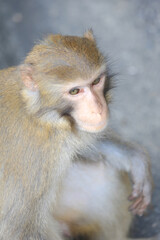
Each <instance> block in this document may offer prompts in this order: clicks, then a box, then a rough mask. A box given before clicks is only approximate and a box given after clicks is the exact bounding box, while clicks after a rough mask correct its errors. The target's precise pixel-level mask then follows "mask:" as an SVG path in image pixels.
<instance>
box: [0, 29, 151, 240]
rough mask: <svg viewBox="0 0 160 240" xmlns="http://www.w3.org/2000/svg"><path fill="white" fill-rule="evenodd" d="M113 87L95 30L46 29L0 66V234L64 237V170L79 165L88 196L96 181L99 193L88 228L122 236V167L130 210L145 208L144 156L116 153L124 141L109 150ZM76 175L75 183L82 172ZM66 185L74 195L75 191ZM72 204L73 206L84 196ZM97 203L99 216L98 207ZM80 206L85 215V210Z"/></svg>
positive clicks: (28, 239)
mask: <svg viewBox="0 0 160 240" xmlns="http://www.w3.org/2000/svg"><path fill="white" fill-rule="evenodd" d="M110 88H111V77H110V75H109V73H108V66H107V64H106V60H105V57H104V56H103V54H102V53H101V52H100V51H99V50H98V48H97V45H96V41H95V39H94V36H93V34H92V31H87V32H86V33H85V34H84V36H83V37H76V36H62V35H50V36H48V37H47V38H45V39H44V40H43V41H41V42H39V43H38V44H37V45H35V46H34V47H33V49H32V50H31V52H30V53H29V54H28V56H27V57H26V58H25V60H24V63H22V64H21V65H20V66H17V67H12V68H9V69H4V70H1V71H0V239H1V240H62V239H64V232H65V231H63V227H64V228H68V229H69V228H70V226H69V225H66V222H65V220H64V222H63V221H62V224H61V223H60V221H61V220H60V218H61V213H59V210H58V206H60V205H61V203H62V202H63V194H64V195H65V185H66V189H67V188H70V184H71V182H70V180H69V178H70V177H71V178H72V174H74V173H76V172H77V176H78V175H79V171H80V172H81V170H82V171H83V167H84V168H86V170H84V174H83V177H85V172H86V174H87V175H88V179H90V180H91V182H92V183H90V184H87V183H86V188H85V185H84V186H83V190H82V191H84V192H85V191H86V192H87V193H88V194H90V196H91V197H92V192H90V193H89V191H90V190H91V189H90V188H92V187H94V186H95V187H96V191H97V192H99V191H100V194H102V200H103V203H102V204H101V203H100V202H98V201H97V206H96V203H93V199H92V198H91V199H89V201H90V204H92V203H93V209H92V211H93V216H94V221H92V220H91V225H93V230H94V229H96V228H97V229H98V228H99V227H100V228H101V229H103V230H104V228H105V231H102V232H101V233H102V238H103V235H104V238H105V239H109V240H110V239H112V240H114V239H115V240H120V239H121V235H123V236H124V235H125V234H123V233H122V232H127V230H126V229H128V225H129V222H130V215H129V213H128V212H127V211H126V208H127V206H128V201H127V197H128V191H127V189H128V184H127V182H128V179H127V177H126V176H125V174H123V173H121V170H122V171H123V170H124V171H126V172H128V173H129V174H130V176H131V180H132V181H133V192H132V194H131V200H133V204H132V207H131V210H132V211H133V212H134V213H138V214H142V213H143V212H144V210H145V208H146V207H147V205H148V204H149V203H150V199H151V175H150V172H149V163H148V160H147V158H146V157H144V155H143V154H142V157H139V156H140V155H141V153H140V155H139V154H138V155H137V154H136V153H135V152H134V151H133V156H132V157H131V158H127V157H124V159H123V157H121V156H119V151H120V155H121V151H122V152H123V151H125V150H123V147H122V149H120V150H114V149H113V148H112V143H109V145H108V137H107V136H108V135H107V130H106V129H107V123H108V117H109V111H108V103H109V97H108V96H109V94H108V93H109V90H110ZM110 144H111V145H110ZM105 145H108V147H105ZM118 148H119V146H118ZM120 148H121V147H120ZM112 150H113V151H115V154H114V155H113V157H112V156H111V155H112V154H111V153H112ZM91 161H92V162H93V163H90V162H91ZM87 162H88V163H87ZM71 163H73V165H72V164H71ZM92 164H93V165H92ZM74 168H76V169H75V170H74ZM92 168H93V171H94V168H95V170H98V171H97V175H98V176H99V181H100V182H101V181H102V186H101V189H99V187H98V184H97V181H98V180H97V178H98V176H97V177H96V176H95V179H92V178H90V176H89V172H88V171H92ZM87 169H88V170H87ZM117 169H119V171H117ZM70 171H71V173H70ZM67 174H68V175H67ZM121 174H122V175H124V176H121ZM101 175H103V176H101ZM101 178H102V179H101ZM121 178H123V179H122V180H121ZM124 178H126V180H124ZM73 179H74V178H73ZM75 181H76V182H77V189H78V185H79V184H81V179H77V178H76V179H75ZM84 184H85V181H84ZM67 186H68V187H67ZM107 186H108V187H107ZM107 188H108V189H107ZM68 191H69V192H68V194H71V196H70V195H68V198H70V199H71V198H72V193H71V192H72V191H71V189H69V190H68ZM93 195H94V190H93ZM83 197H84V198H85V196H84V195H83V193H82V198H83ZM95 197H98V193H97V195H96V196H95V195H94V198H95ZM103 197H104V198H103ZM106 198H107V199H106ZM79 200H81V199H79ZM112 200H113V201H112ZM73 201H74V198H73ZM76 201H77V200H76ZM84 201H85V199H84ZM87 201H88V200H87ZM64 202H65V199H64ZM82 203H83V199H82ZM108 203H109V204H108ZM94 204H95V205H94ZM77 206H78V208H77V212H78V211H79V209H80V208H81V201H79V203H78V202H77ZM101 206H104V209H100V211H102V210H103V211H104V215H103V219H100V215H98V214H96V213H98V212H99V207H101ZM63 209H64V207H63ZM69 210H70V209H69ZM80 210H81V209H80ZM83 210H84V211H83ZM83 210H82V214H84V216H86V215H87V214H88V212H89V211H90V209H89V208H86V209H83ZM94 211H95V215H94ZM107 211H108V212H107ZM63 214H64V215H65V214H66V212H65V209H64V212H63V213H62V216H63ZM105 214H106V215H105ZM73 215H74V214H73ZM71 216H72V212H69V217H70V219H72V218H71ZM125 216H126V221H128V223H126V225H125V224H123V223H122V226H121V223H118V221H125V219H121V218H125ZM73 217H74V216H73ZM84 219H85V218H84ZM119 219H120V220H119ZM80 221H82V222H83V219H82V218H80ZM86 222H87V219H86ZM93 222H94V224H92V223H93ZM75 223H76V222H75ZM111 225H114V226H115V229H114V230H113V227H112V228H110V226H111ZM117 225H118V228H117ZM106 229H108V236H107V237H106ZM119 229H121V231H120V230H119ZM69 230H70V231H69V233H70V232H71V231H72V229H69ZM73 231H74V230H73ZM75 231H76V230H75ZM112 231H115V232H117V234H116V235H115V237H112V236H113V232H112ZM77 232H78V231H77ZM97 232H98V231H97ZM118 232H119V237H117V236H118ZM110 236H111V237H110Z"/></svg>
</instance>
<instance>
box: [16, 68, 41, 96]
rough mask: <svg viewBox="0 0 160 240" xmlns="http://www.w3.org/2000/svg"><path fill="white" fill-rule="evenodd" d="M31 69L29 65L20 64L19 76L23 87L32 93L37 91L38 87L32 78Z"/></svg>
mask: <svg viewBox="0 0 160 240" xmlns="http://www.w3.org/2000/svg"><path fill="white" fill-rule="evenodd" d="M32 73H33V69H32V66H31V65H30V64H22V65H21V66H20V75H21V79H22V81H23V84H24V85H25V87H27V88H28V89H29V90H31V91H32V92H35V91H38V86H37V84H36V83H35V81H34V80H33V77H32Z"/></svg>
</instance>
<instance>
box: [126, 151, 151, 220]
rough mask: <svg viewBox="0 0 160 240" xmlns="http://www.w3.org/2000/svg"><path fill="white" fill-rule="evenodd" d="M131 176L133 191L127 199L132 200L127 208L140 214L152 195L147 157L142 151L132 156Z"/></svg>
mask: <svg viewBox="0 0 160 240" xmlns="http://www.w3.org/2000/svg"><path fill="white" fill-rule="evenodd" d="M131 178H132V181H133V191H132V194H131V195H130V196H129V200H130V201H133V204H132V205H131V206H130V208H129V210H130V211H131V212H132V213H133V214H137V215H139V216H142V215H143V214H144V212H145V211H146V209H147V207H148V205H149V204H150V202H151V196H152V186H153V181H152V176H151V172H150V161H149V157H148V156H147V155H146V154H145V153H142V155H139V154H138V155H137V156H135V157H134V158H133V161H132V167H131Z"/></svg>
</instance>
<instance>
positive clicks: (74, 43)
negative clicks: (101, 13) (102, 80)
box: [25, 35, 105, 76]
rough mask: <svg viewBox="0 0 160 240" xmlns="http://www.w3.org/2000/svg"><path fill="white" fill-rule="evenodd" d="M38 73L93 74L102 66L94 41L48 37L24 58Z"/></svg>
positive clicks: (80, 38)
mask: <svg viewBox="0 0 160 240" xmlns="http://www.w3.org/2000/svg"><path fill="white" fill-rule="evenodd" d="M25 62H27V63H31V64H33V65H34V66H36V67H37V68H38V70H39V71H42V72H47V73H50V74H52V73H57V74H61V75H66V72H68V74H69V75H70V74H71V73H72V75H76V76H77V75H79V76H81V75H82V73H83V74H85V73H88V74H90V72H93V71H94V70H95V68H98V67H100V66H101V65H102V64H104V62H105V60H104V57H103V55H102V54H101V53H100V51H99V50H98V48H97V46H96V43H95V41H91V40H89V39H87V38H85V37H76V36H61V35H50V36H49V37H47V38H46V39H45V40H44V41H42V42H40V43H39V44H38V45H35V47H34V48H33V49H32V51H31V52H30V53H29V55H28V56H27V58H26V61H25Z"/></svg>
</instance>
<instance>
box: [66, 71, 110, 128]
mask: <svg viewBox="0 0 160 240" xmlns="http://www.w3.org/2000/svg"><path fill="white" fill-rule="evenodd" d="M105 79H106V76H105V74H100V75H99V76H96V77H95V78H93V79H89V80H86V81H84V80H83V81H78V85H76V83H70V84H69V85H68V86H67V91H65V94H64V98H65V99H66V100H68V101H69V102H70V103H71V104H72V106H73V111H72V112H71V116H72V117H73V118H74V120H75V122H76V124H77V126H78V128H79V129H81V130H84V131H87V132H99V131H102V130H103V129H104V128H105V127H106V125H107V122H108V106H107V103H106V100H105V98H104V94H103V91H104V85H105Z"/></svg>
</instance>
